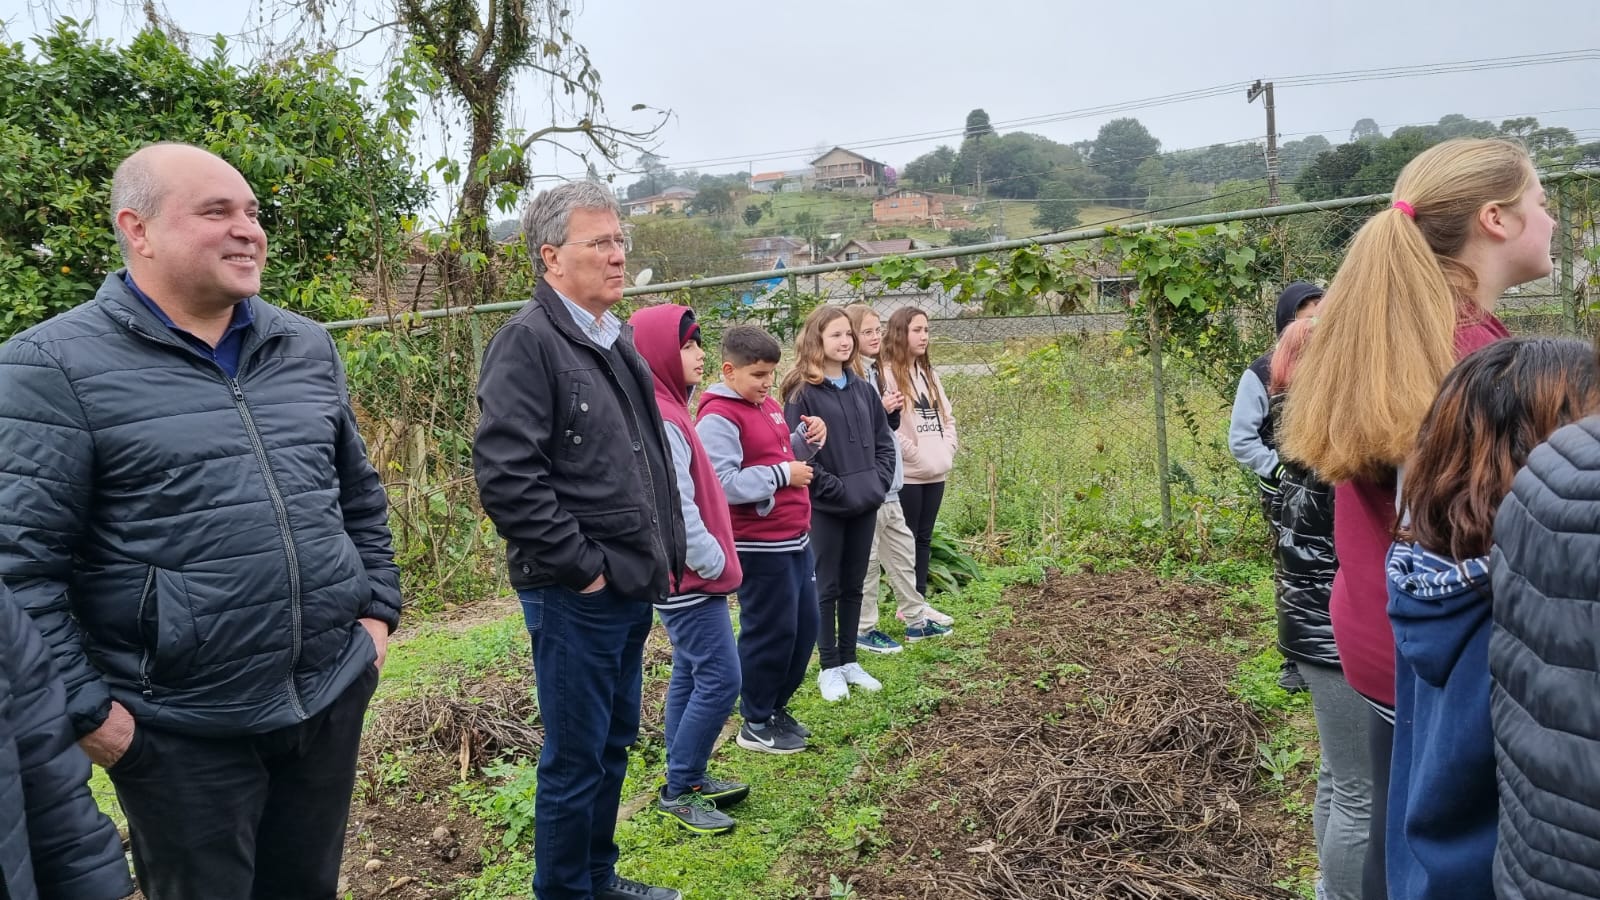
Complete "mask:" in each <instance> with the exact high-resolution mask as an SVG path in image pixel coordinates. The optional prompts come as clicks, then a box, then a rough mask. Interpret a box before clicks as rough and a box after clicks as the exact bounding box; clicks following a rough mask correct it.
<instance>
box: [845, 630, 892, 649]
mask: <svg viewBox="0 0 1600 900" xmlns="http://www.w3.org/2000/svg"><path fill="white" fill-rule="evenodd" d="M856 646H857V647H859V648H860V649H862V650H867V651H869V652H872V653H899V652H900V650H901V649H902V648H901V647H900V644H899V643H897V642H896V641H895V639H894V638H892V637H889V636H888V635H887V634H884V633H883V632H881V631H879V630H878V629H876V628H874V629H872V630H871V631H869V632H867V633H866V634H863V635H861V636H859V637H857V638H856Z"/></svg>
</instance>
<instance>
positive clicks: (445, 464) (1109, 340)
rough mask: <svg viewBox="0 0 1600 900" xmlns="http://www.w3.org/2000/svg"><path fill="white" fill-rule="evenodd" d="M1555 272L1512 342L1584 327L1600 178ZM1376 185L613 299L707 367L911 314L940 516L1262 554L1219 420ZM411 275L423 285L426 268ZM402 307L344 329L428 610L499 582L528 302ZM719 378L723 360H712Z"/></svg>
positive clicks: (1506, 308)
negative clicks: (513, 357) (923, 318)
mask: <svg viewBox="0 0 1600 900" xmlns="http://www.w3.org/2000/svg"><path fill="white" fill-rule="evenodd" d="M1547 188H1548V190H1549V193H1550V198H1551V205H1552V211H1553V212H1555V213H1557V217H1558V221H1559V223H1560V224H1559V227H1558V229H1557V236H1556V241H1555V246H1554V247H1553V248H1552V255H1553V257H1554V263H1555V264H1554V271H1553V272H1552V274H1551V276H1550V277H1549V278H1547V279H1543V280H1541V281H1538V282H1534V283H1532V284H1529V285H1524V286H1523V287H1522V288H1520V289H1519V290H1517V291H1516V292H1515V293H1513V294H1511V295H1508V296H1507V297H1506V298H1504V300H1503V302H1502V304H1501V306H1500V307H1499V309H1498V310H1497V312H1498V313H1499V315H1500V316H1501V318H1503V319H1504V320H1505V321H1506V323H1507V325H1508V326H1509V327H1510V328H1511V330H1512V331H1513V332H1515V333H1549V334H1569V335H1591V334H1592V333H1593V332H1594V330H1595V325H1596V321H1597V317H1596V316H1595V315H1594V314H1593V312H1592V311H1591V309H1590V303H1591V298H1592V296H1593V291H1594V289H1595V287H1596V286H1600V272H1597V266H1600V233H1597V231H1596V226H1595V216H1596V212H1597V211H1600V174H1596V173H1567V174H1562V175H1559V176H1552V177H1550V178H1548V179H1547ZM1385 203H1387V197H1385V196H1383V195H1374V196H1368V197H1358V198H1349V199H1346V200H1338V201H1328V202H1324V203H1317V204H1299V205H1296V206H1290V207H1278V208H1272V209H1264V210H1245V211H1241V212H1237V213H1225V214H1218V215H1211V216H1199V217H1190V218H1187V219H1177V220H1168V221H1166V222H1157V223H1140V224H1137V225H1133V226H1127V227H1125V228H1123V229H1120V230H1118V229H1111V228H1107V227H1098V228H1084V229H1080V230H1078V231H1073V232H1066V233H1062V234H1057V235H1047V236H1041V237H1039V238H1034V239H1025V240H1018V241H1008V242H1002V243H997V244H987V245H978V246H975V247H965V248H946V249H943V250H938V251H932V252H926V253H914V254H907V255H905V256H891V257H880V258H872V259H856V260H849V259H847V260H844V261H841V262H838V263H833V264H827V265H818V266H797V267H794V268H791V269H787V270H777V271H762V272H752V273H747V274H743V275H733V276H721V277H718V278H709V279H702V280H698V281H691V282H680V283H674V284H667V285H647V286H644V287H634V288H630V289H629V290H628V291H627V295H626V297H625V300H624V303H623V305H622V306H621V307H619V308H618V310H617V312H618V313H619V314H620V315H621V316H622V317H623V318H626V317H627V314H628V313H629V312H630V311H631V310H632V309H636V308H638V307H640V306H643V305H648V304H653V303H662V302H675V303H684V304H687V305H690V306H693V307H694V308H695V309H696V311H697V313H698V314H699V316H700V320H701V323H702V327H703V329H704V330H705V332H706V334H707V340H706V345H707V350H708V360H707V367H706V371H707V372H708V373H715V372H716V370H717V363H718V360H717V356H716V338H717V335H718V333H719V332H720V330H721V329H722V328H724V327H726V326H727V325H730V324H735V323H740V322H751V323H755V324H760V325H762V326H764V327H766V328H768V329H769V330H770V331H772V332H773V333H775V334H776V335H778V336H779V338H780V340H782V341H784V342H785V343H788V342H789V341H790V340H791V339H792V337H793V334H794V332H795V330H796V329H797V327H798V324H799V322H800V321H802V320H803V319H804V316H805V315H806V313H807V312H809V311H810V309H811V308H813V307H814V306H815V305H816V304H818V303H834V304H840V305H843V304H849V303H863V302H864V303H869V304H871V305H872V306H874V307H875V308H876V309H877V310H879V312H880V314H881V315H882V316H883V318H884V319H885V320H887V318H888V316H889V314H890V313H892V312H893V310H895V309H897V308H899V307H902V306H915V307H917V308H920V309H922V310H924V311H926V312H927V313H928V315H929V317H930V320H931V326H932V332H933V335H934V344H933V347H932V349H931V351H930V353H931V355H932V357H933V361H934V363H935V364H936V366H937V368H938V370H939V372H940V373H941V377H942V379H943V380H944V382H945V384H946V388H947V390H948V392H949V393H950V395H951V398H952V402H953V404H954V406H955V411H956V417H957V420H958V424H959V433H960V436H961V437H960V440H961V452H960V453H959V454H958V460H957V465H956V470H955V472H954V473H953V474H952V478H951V482H950V485H951V487H950V491H949V494H948V495H947V499H946V501H945V506H944V515H943V517H942V519H941V524H942V526H943V527H944V528H945V529H946V530H947V531H949V532H950V533H952V534H953V535H956V536H959V537H961V538H963V539H965V540H967V541H968V542H969V544H970V546H972V547H973V548H974V549H975V550H978V551H981V552H983V553H986V554H989V555H992V556H996V557H1005V556H1010V557H1019V556H1021V557H1026V556H1030V555H1048V556H1051V557H1057V558H1059V557H1067V558H1079V559H1086V560H1093V559H1095V558H1106V557H1125V556H1128V555H1130V554H1131V555H1143V556H1148V557H1152V558H1159V557H1161V556H1162V555H1167V554H1176V555H1180V556H1206V555H1231V554H1234V553H1239V552H1256V551H1258V550H1259V549H1260V548H1261V547H1263V546H1264V541H1265V533H1264V531H1263V530H1262V529H1261V526H1260V524H1259V521H1258V513H1257V512H1256V504H1255V500H1254V488H1253V481H1252V479H1250V478H1248V477H1246V475H1245V474H1244V472H1243V471H1242V470H1240V469H1239V467H1238V466H1237V465H1235V464H1234V462H1233V460H1232V458H1231V456H1230V455H1229V453H1228V449H1227V441H1226V433H1227V421H1228V413H1229V407H1230V404H1231V401H1232V397H1233V389H1234V386H1235V385H1236V384H1237V381H1238V377H1239V375H1240V373H1241V372H1242V371H1243V370H1244V368H1245V366H1247V365H1248V364H1249V362H1250V361H1251V360H1252V359H1254V358H1255V357H1256V356H1257V355H1259V354H1260V353H1261V352H1263V351H1264V350H1265V349H1267V348H1268V347H1269V346H1270V344H1271V340H1272V337H1273V323H1272V310H1273V305H1274V301H1275V298H1276V296H1277V293H1278V291H1279V290H1281V289H1282V287H1283V285H1284V284H1286V283H1287V282H1289V281H1292V280H1296V279H1305V280H1311V281H1317V282H1320V283H1326V281H1327V280H1328V279H1330V278H1331V277H1332V275H1333V272H1334V271H1335V269H1336V268H1337V265H1338V261H1339V259H1340V258H1341V255H1342V252H1343V248H1344V246H1345V244H1346V243H1347V242H1348V240H1349V238H1350V236H1351V235H1353V234H1354V232H1355V231H1356V229H1357V228H1359V227H1360V224H1361V222H1362V221H1364V220H1365V219H1366V217H1367V216H1369V215H1371V214H1372V213H1373V212H1374V211H1375V210H1377V209H1380V208H1382V206H1383V204H1385ZM419 283H420V280H419ZM393 295H394V296H401V297H405V296H408V295H409V296H410V298H411V302H410V304H409V306H407V307H406V308H405V309H404V310H403V311H395V312H391V313H390V314H388V315H385V316H381V317H373V318H369V319H363V320H354V321H350V322H335V323H330V324H329V326H328V327H329V328H331V329H333V330H334V331H335V332H336V335H337V337H338V339H339V341H340V343H341V346H342V348H343V351H344V355H345V359H346V363H347V365H348V367H349V371H350V383H351V389H352V393H353V395H354V399H355V402H356V407H357V412H358V416H359V418H360V420H361V424H362V429H363V433H364V435H365V436H366V439H367V443H368V449H369V451H370V452H371V454H372V457H373V459H374V461H375V463H376V464H377V466H378V468H379V470H380V472H381V473H382V475H383V477H384V480H385V482H386V484H387V485H388V487H389V490H390V497H391V501H392V506H393V513H392V524H393V526H394V529H395V532H396V539H397V547H398V550H399V552H400V554H401V562H402V566H403V571H405V572H407V578H408V581H409V584H408V589H409V590H408V596H409V597H411V598H412V600H413V602H419V603H422V604H424V605H428V606H436V605H440V604H445V603H458V602H465V601H468V600H470V599H475V598H477V597H481V596H483V595H485V594H486V593H490V592H494V591H497V590H500V589H502V587H503V585H502V584H501V579H502V578H503V575H502V573H501V569H502V567H501V565H500V555H499V554H500V549H499V542H498V539H497V538H496V537H495V535H494V531H493V528H492V526H490V525H489V524H488V523H487V522H486V521H485V520H484V518H483V516H482V515H481V511H480V510H479V508H478V506H477V502H476V489H475V486H474V484H473V479H472V470H471V441H472V433H473V427H474V425H475V422H476V415H475V403H474V397H473V391H474V387H475V385H476V381H477V371H478V368H479V365H480V363H481V361H482V355H483V349H484V347H485V345H486V343H487V341H488V340H489V338H490V337H492V335H493V334H494V331H495V330H496V329H497V328H498V327H499V326H500V325H501V324H502V323H503V322H504V321H505V320H506V319H507V318H509V316H510V315H511V313H512V312H513V311H514V310H515V309H516V308H518V307H519V306H520V302H518V301H510V302H506V303H497V304H492V305H490V306H480V307H474V308H452V307H450V305H449V303H448V298H449V296H450V291H449V286H448V285H439V284H436V283H435V284H430V285H429V287H428V293H427V294H426V295H424V292H422V291H414V290H409V289H408V287H407V286H404V285H402V286H397V287H396V289H395V290H394V291H393ZM708 377H714V374H712V375H708Z"/></svg>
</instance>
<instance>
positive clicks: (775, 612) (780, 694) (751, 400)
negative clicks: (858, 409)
mask: <svg viewBox="0 0 1600 900" xmlns="http://www.w3.org/2000/svg"><path fill="white" fill-rule="evenodd" d="M782 352H783V351H782V348H781V347H779V346H778V342H777V341H776V340H774V339H773V338H772V336H771V335H769V334H767V333H766V332H764V331H762V330H761V329H760V328H756V327H754V326H750V325H736V326H734V327H732V328H729V329H728V330H727V332H725V333H724V335H723V338H722V383H721V384H717V385H712V386H711V387H710V388H708V389H707V390H706V393H705V396H703V397H702V398H701V399H700V410H699V421H698V423H697V424H696V426H695V430H696V432H698V435H699V438H700V441H701V443H702V444H703V445H704V447H705V450H706V455H707V456H708V457H709V459H710V461H711V465H712V467H713V468H714V469H715V471H716V475H717V479H718V480H719V481H720V482H721V485H722V489H723V491H724V492H725V493H726V494H727V498H728V504H729V512H730V519H731V521H732V526H733V537H734V546H735V548H736V549H737V553H738V560H739V563H740V566H741V568H742V569H743V570H744V578H743V580H742V581H741V582H740V584H739V592H738V593H739V669H740V673H741V680H742V681H743V687H742V689H741V691H740V700H739V711H740V713H741V714H742V715H743V716H744V720H745V721H744V725H743V726H742V727H741V728H740V729H739V736H738V738H737V739H736V740H737V742H738V744H739V746H741V747H744V748H745V749H747V750H756V751H759V752H764V753H797V752H799V751H801V750H804V749H805V746H806V742H805V739H806V737H808V736H809V735H810V733H811V732H810V731H809V730H807V729H806V727H805V726H804V725H801V724H800V723H799V722H797V721H795V719H794V717H793V716H791V715H790V714H789V710H788V704H789V700H790V698H791V697H793V696H794V692H795V691H796V690H798V689H799V687H800V684H801V682H802V681H804V680H805V673H806V666H807V664H809V663H810V661H811V651H812V649H813V648H814V647H815V646H816V641H817V627H818V612H817V587H816V574H815V571H814V569H815V560H814V559H813V557H812V555H811V541H810V535H809V529H810V526H811V497H810V494H809V493H808V492H807V490H806V488H807V485H809V484H810V483H811V467H810V466H809V465H808V464H807V463H806V462H805V459H808V458H810V456H811V455H812V454H814V453H815V452H816V450H817V449H818V448H820V447H821V446H822V443H823V440H824V438H825V436H826V427H825V426H824V425H823V424H822V422H821V420H819V419H814V418H812V417H809V416H808V417H806V420H805V421H803V422H801V423H800V425H799V427H797V428H795V429H794V431H793V432H792V433H791V432H790V430H789V427H788V425H787V424H786V423H785V422H784V419H783V409H782V407H780V406H779V405H778V402H777V401H776V400H774V399H772V397H771V396H769V395H770V394H771V391H772V376H773V371H774V370H775V369H776V367H777V364H778V360H779V358H780V357H781V355H782Z"/></svg>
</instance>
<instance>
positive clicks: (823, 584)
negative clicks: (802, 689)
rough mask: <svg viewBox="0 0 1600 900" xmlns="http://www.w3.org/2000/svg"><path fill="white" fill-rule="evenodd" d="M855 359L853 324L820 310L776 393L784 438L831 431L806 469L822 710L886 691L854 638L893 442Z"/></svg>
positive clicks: (839, 313)
mask: <svg viewBox="0 0 1600 900" xmlns="http://www.w3.org/2000/svg"><path fill="white" fill-rule="evenodd" d="M855 356H856V340H855V334H854V332H852V331H851V329H850V318H849V317H848V316H846V315H845V312H844V310H842V309H840V308H839V307H837V306H819V307H817V308H816V309H815V310H813V311H812V312H811V315H809V316H807V317H806V322H805V325H804V326H802V327H801V329H800V337H799V338H798V339H797V340H796V342H795V364H794V368H793V369H791V370H790V371H789V373H788V374H787V375H785V376H784V378H783V385H782V388H781V391H780V393H781V394H782V397H783V415H784V418H785V419H787V420H788V422H789V426H790V427H791V428H793V427H794V426H796V425H798V424H799V423H800V419H801V417H802V416H816V417H818V418H820V419H822V421H823V422H825V423H826V424H827V426H828V442H827V443H826V444H824V445H823V446H822V449H821V450H820V451H818V452H817V455H816V456H814V457H812V459H811V468H812V477H811V546H812V548H813V550H815V552H816V558H817V600H818V602H819V604H820V605H821V607H822V628H821V631H820V633H819V634H818V636H817V654H818V656H819V657H821V662H822V671H821V672H820V673H819V674H818V675H817V687H818V688H819V689H820V690H821V692H822V698H823V699H824V700H828V701H835V700H843V699H844V698H845V697H848V696H849V695H850V686H851V685H854V686H856V687H859V688H861V689H862V690H864V691H876V690H879V689H881V688H882V687H883V685H882V684H880V683H878V680H877V679H875V678H873V677H872V676H871V675H869V674H867V672H866V670H864V669H862V668H861V664H860V663H858V662H857V661H856V631H857V628H858V627H859V626H860V622H861V591H862V589H861V585H862V581H863V579H864V578H866V574H867V556H868V554H869V553H870V552H871V549H872V535H873V531H874V530H875V529H876V528H877V522H878V507H879V506H880V505H882V503H883V499H884V497H885V496H886V495H887V494H888V491H889V484H890V482H891V481H892V480H893V478H894V469H895V455H894V434H893V432H891V431H890V430H889V418H888V416H887V415H886V414H885V413H884V411H883V404H882V403H881V402H880V401H879V400H878V392H877V391H875V390H874V389H873V388H872V386H871V385H869V384H867V383H866V382H865V381H862V380H861V378H860V377H859V376H857V375H856V374H855V372H854V365H853V364H854V362H855Z"/></svg>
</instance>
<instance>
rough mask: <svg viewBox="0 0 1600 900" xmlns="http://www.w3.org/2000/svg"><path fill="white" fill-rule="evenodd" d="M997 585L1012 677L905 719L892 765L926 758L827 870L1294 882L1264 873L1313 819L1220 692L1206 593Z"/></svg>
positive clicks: (1059, 889)
mask: <svg viewBox="0 0 1600 900" xmlns="http://www.w3.org/2000/svg"><path fill="white" fill-rule="evenodd" d="M1012 599H1013V602H1014V603H1017V604H1018V605H1019V608H1018V613H1017V618H1016V624H1015V625H1014V626H1012V627H1010V628H1007V629H1004V630H1002V631H1000V632H997V633H996V634H995V635H994V637H993V639H992V642H991V649H990V657H991V659H992V660H993V661H994V663H995V665H994V669H996V670H998V671H1002V672H1009V673H1012V676H1013V677H1012V678H1010V679H1008V680H1007V681H1005V682H1004V683H1002V684H1001V685H999V686H998V687H996V688H992V689H988V690H981V689H969V690H968V691H967V692H966V693H964V694H963V695H961V696H960V697H959V699H957V700H956V701H955V702H954V703H947V704H946V706H945V708H944V709H943V710H941V712H940V713H939V714H938V715H936V716H934V717H932V718H930V719H928V720H927V721H925V722H922V723H920V724H918V725H916V726H914V727H913V728H911V729H909V730H908V731H907V733H906V734H905V736H904V738H905V740H904V745H905V746H907V747H908V748H909V752H910V759H908V760H907V762H912V761H915V760H916V759H936V760H937V762H936V764H931V765H924V766H920V767H919V771H920V772H921V773H922V774H921V775H920V776H919V777H918V779H917V780H916V781H915V783H914V784H913V786H912V787H911V788H910V790H909V791H907V792H904V793H900V794H897V795H895V796H893V797H891V798H888V800H887V802H888V803H890V804H892V807H891V808H890V809H888V810H887V811H886V813H885V816H884V820H883V826H884V829H885V831H886V835H885V836H884V837H885V839H884V840H883V842H882V844H883V847H882V849H880V850H879V852H878V853H877V854H876V856H875V857H873V858H872V859H870V860H869V861H867V862H866V863H864V864H862V865H861V866H859V867H858V868H857V869H856V870H854V871H850V872H847V873H845V872H841V873H838V874H839V875H840V876H841V877H845V878H847V880H848V881H849V882H851V883H852V884H853V886H854V887H855V890H856V894H857V896H858V897H860V898H861V900H889V898H940V900H966V898H971V900H1013V898H1014V900H1080V898H1081V900H1089V898H1095V900H1119V898H1128V900H1135V898H1136V900H1156V898H1162V900H1166V898H1172V900H1178V898H1207V900H1212V898H1289V897H1293V896H1294V895H1293V894H1291V893H1289V892H1287V891H1285V890H1283V889H1281V888H1278V887H1276V886H1274V882H1275V881H1278V880H1280V879H1282V878H1283V877H1284V876H1285V874H1286V863H1287V860H1288V859H1291V858H1293V857H1294V856H1296V855H1299V854H1303V853H1304V851H1305V849H1306V845H1307V843H1308V842H1309V840H1310V836H1309V830H1310V829H1309V827H1308V826H1307V825H1306V824H1304V823H1299V822H1296V821H1295V820H1293V819H1292V818H1290V817H1288V816H1287V815H1286V814H1284V813H1283V811H1282V803H1281V801H1280V800H1279V799H1278V798H1275V797H1272V796H1269V795H1268V794H1267V792H1266V791H1265V790H1264V789H1263V788H1261V787H1260V786H1259V785H1260V781H1259V777H1258V773H1259V770H1258V768H1257V765H1258V763H1257V761H1258V751H1257V743H1258V742H1260V741H1263V740H1265V739H1266V737H1267V733H1266V728H1265V726H1264V725H1263V724H1262V722H1261V721H1260V719H1259V718H1257V716H1256V715H1255V713H1254V712H1253V711H1252V710H1250V709H1249V708H1248V707H1246V706H1245V705H1243V704H1242V703H1240V702H1239V701H1238V700H1237V699H1235V698H1234V697H1233V696H1231V695H1230V694H1229V692H1228V689H1227V683H1228V680H1229V678H1230V677H1231V676H1232V673H1233V672H1234V670H1235V667H1236V665H1237V660H1235V659H1232V658H1230V657H1228V656H1226V655H1225V654H1223V653H1221V652H1220V651H1215V650H1211V649H1208V648H1207V647H1206V646H1205V645H1206V643H1207V641H1206V638H1208V637H1214V636H1216V635H1217V634H1218V633H1219V631H1218V629H1220V628H1225V627H1226V626H1224V625H1222V624H1221V622H1222V620H1223V617H1222V616H1221V614H1220V609H1219V600H1218V597H1217V595H1216V594H1215V593H1214V592H1211V591H1207V590H1205V589H1201V588H1196V587H1192V586H1185V585H1175V584H1166V583H1162V582H1159V581H1157V580H1155V579H1154V578H1152V577H1150V576H1148V575H1144V574H1138V573H1132V574H1120V575H1091V576H1079V577H1074V578H1071V579H1061V578H1055V579H1051V580H1050V581H1049V582H1047V583H1046V584H1045V585H1044V586H1042V587H1040V588H1036V589H1033V591H1032V592H1031V594H1021V595H1013V598H1012ZM1207 630H1209V631H1207ZM1180 634H1181V637H1180Z"/></svg>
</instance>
